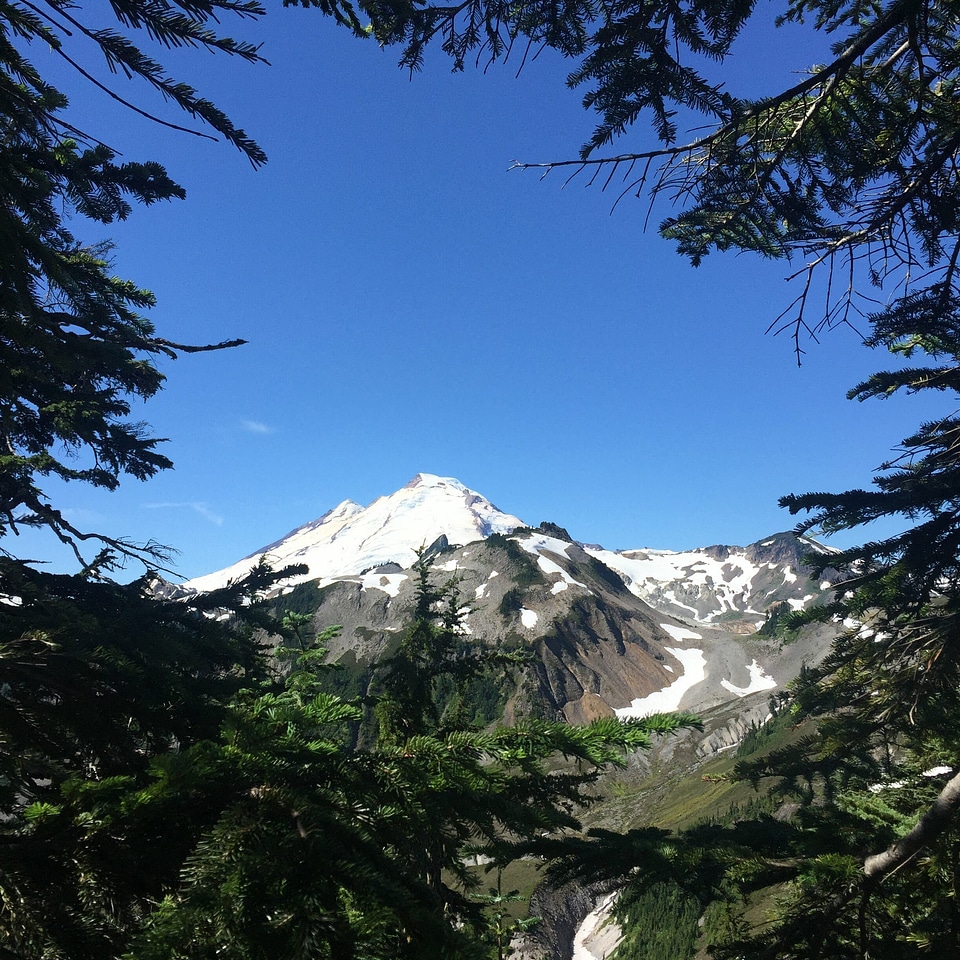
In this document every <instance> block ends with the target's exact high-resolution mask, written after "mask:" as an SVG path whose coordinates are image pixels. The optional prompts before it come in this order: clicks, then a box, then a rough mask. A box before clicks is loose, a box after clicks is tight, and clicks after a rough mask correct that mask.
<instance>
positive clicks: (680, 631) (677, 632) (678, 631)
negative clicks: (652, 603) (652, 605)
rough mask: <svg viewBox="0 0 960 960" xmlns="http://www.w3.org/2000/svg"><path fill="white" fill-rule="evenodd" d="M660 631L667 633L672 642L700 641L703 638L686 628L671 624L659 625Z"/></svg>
mask: <svg viewBox="0 0 960 960" xmlns="http://www.w3.org/2000/svg"><path fill="white" fill-rule="evenodd" d="M660 629H661V630H666V631H667V633H669V634H670V636H671V637H673V639H674V640H702V639H703V637H702V636H700V634H699V633H694V632H693V631H692V630H688V629H687V628H686V627H677V626H674V624H672V623H661V624H660Z"/></svg>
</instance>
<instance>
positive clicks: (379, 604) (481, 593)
mask: <svg viewBox="0 0 960 960" xmlns="http://www.w3.org/2000/svg"><path fill="white" fill-rule="evenodd" d="M441 538H444V539H443V540H441ZM438 542H439V544H440V546H439V547H438V550H437V551H436V552H437V554H438V555H437V556H436V557H435V560H434V570H435V571H436V573H437V574H438V576H447V575H450V574H455V575H456V577H457V578H458V580H459V583H460V594H461V598H462V599H463V601H464V607H463V620H462V627H463V631H464V634H465V636H467V637H476V638H478V639H479V638H484V639H486V640H488V641H490V642H503V643H506V644H508V645H509V646H511V647H514V648H517V649H526V650H528V651H529V652H530V653H531V655H532V656H531V661H530V664H529V666H528V667H527V668H526V670H525V676H524V678H523V679H522V681H521V682H520V683H519V685H518V686H515V687H513V688H512V689H511V690H504V691H501V693H500V696H502V699H500V700H499V701H498V702H499V704H500V708H501V709H503V710H504V712H505V713H504V715H506V716H510V715H513V714H514V713H515V711H524V712H528V713H529V712H533V713H535V714H536V713H538V712H539V713H541V714H542V715H544V716H558V715H562V716H564V717H565V718H566V719H567V720H569V721H571V722H580V721H583V720H587V719H591V718H593V717H596V716H610V715H618V716H622V717H626V716H635V715H643V714H644V713H647V712H651V711H661V710H673V709H677V708H683V709H694V710H697V711H702V710H704V709H707V710H710V709H715V708H720V707H722V706H723V705H724V704H728V703H732V702H734V701H741V700H742V701H744V702H746V701H750V702H753V701H754V700H756V697H755V696H754V695H761V697H760V700H759V701H757V702H758V704H759V706H757V707H756V709H758V710H762V709H765V706H764V704H765V702H766V701H765V699H764V698H765V697H766V696H767V694H768V693H769V691H770V690H772V689H774V688H776V687H781V688H782V687H783V686H784V685H785V684H786V683H787V682H789V681H790V680H791V679H792V678H793V677H794V676H796V674H797V672H798V671H799V669H800V666H801V665H802V663H803V662H808V663H809V662H815V661H816V660H817V659H819V657H820V656H822V654H823V652H824V651H825V649H826V645H827V644H828V643H829V639H830V638H829V636H828V633H827V632H821V633H820V634H817V635H816V636H813V635H810V636H809V637H808V639H809V640H810V641H811V642H809V643H796V644H792V645H790V646H789V647H781V645H780V644H778V643H777V642H776V641H775V640H773V639H772V638H771V637H768V636H766V635H765V634H764V633H763V632H761V633H760V634H759V635H757V633H758V629H759V628H760V627H761V626H762V625H763V622H764V620H765V619H766V618H767V617H768V616H770V615H771V614H773V613H778V614H779V613H780V612H781V611H783V610H785V609H799V608H802V607H804V606H806V605H807V604H809V603H811V602H814V601H816V600H819V599H821V598H822V596H823V594H824V592H825V591H826V590H828V589H829V586H830V585H829V583H828V582H827V581H826V579H825V580H822V581H814V580H812V579H811V578H810V575H809V571H808V570H807V569H806V568H805V567H804V566H803V564H802V561H801V556H802V554H803V553H805V552H808V551H810V550H814V549H819V545H817V544H815V543H814V542H813V541H808V542H805V543H801V542H798V541H797V539H796V538H795V537H794V536H793V535H792V534H776V535H774V536H772V537H769V538H767V539H765V540H763V541H761V542H759V543H755V544H751V545H749V546H746V547H729V546H713V547H704V548H701V549H699V550H691V551H686V552H674V551H668V550H653V549H643V550H627V551H619V552H614V551H611V550H605V549H603V548H602V547H599V546H587V547H584V545H582V544H579V543H575V542H573V541H572V539H571V538H570V537H569V535H567V534H566V531H564V530H563V528H562V527H558V526H556V525H555V524H551V523H543V524H541V525H540V527H538V528H537V529H531V528H530V527H526V526H524V525H523V524H522V522H521V520H520V519H519V518H518V517H516V516H512V515H510V514H507V513H504V512H503V511H501V510H499V509H498V508H497V507H495V506H493V504H492V503H490V502H489V501H488V500H487V499H485V498H484V497H482V496H481V495H480V494H478V493H476V492H475V491H473V490H470V489H468V488H467V487H465V486H464V485H463V484H462V483H460V482H459V481H458V480H454V479H452V478H448V477H437V476H433V475H432V474H418V475H417V476H416V477H414V478H413V479H412V480H411V481H410V482H409V483H408V484H406V486H404V487H403V488H401V489H400V490H398V491H396V493H393V494H390V495H389V496H385V497H380V498H379V499H377V500H375V501H374V502H373V503H371V504H370V505H369V506H367V507H362V506H360V505H359V504H357V503H354V502H353V501H350V500H345V501H344V502H343V503H341V504H340V505H339V506H337V507H335V508H334V509H333V510H331V511H329V512H328V513H326V514H325V515H324V516H322V517H321V518H320V519H318V520H315V521H313V522H312V523H308V524H305V525H304V526H302V527H299V528H297V529H296V530H294V531H293V532H292V533H290V534H288V535H287V536H286V537H283V538H282V539H280V540H277V541H276V542H275V543H272V544H270V545H268V546H267V547H264V548H262V549H261V550H257V551H255V552H254V553H252V554H250V555H249V556H247V557H245V558H244V559H243V560H240V561H238V562H237V563H235V564H232V565H231V566H230V567H227V568H226V569H224V570H220V571H217V572H216V573H211V574H207V575H206V576H202V577H198V578H196V579H194V580H192V581H188V582H187V583H186V584H185V585H184V589H187V590H191V591H193V590H197V591H203V590H212V589H215V588H217V587H220V586H223V585H224V584H226V583H227V582H228V581H229V580H232V579H235V578H239V577H242V576H243V575H244V574H246V573H247V572H248V571H249V570H250V569H251V567H253V566H254V565H255V564H256V563H257V561H258V560H259V558H260V557H261V556H264V555H265V556H266V557H267V559H268V560H269V561H270V562H271V564H272V565H273V566H274V567H275V568H279V567H282V566H286V565H288V564H304V565H306V566H307V568H308V572H307V573H306V574H301V575H299V576H297V577H296V578H292V579H289V580H287V581H285V583H284V585H283V586H282V587H281V588H280V589H279V593H280V594H281V598H280V600H278V602H282V603H284V604H286V605H287V606H288V607H289V609H296V610H298V611H299V612H304V611H309V612H311V613H312V616H313V622H314V625H315V626H316V628H317V629H318V630H320V629H323V628H325V627H327V626H330V625H331V624H339V625H341V626H342V630H341V633H340V635H339V636H338V637H336V638H334V639H332V640H331V641H330V643H329V656H330V658H331V659H332V660H335V661H340V662H341V663H348V664H352V665H353V666H352V667H348V668H347V672H350V671H351V670H353V671H359V673H358V674H357V677H358V679H357V682H360V681H359V677H360V676H361V675H363V674H364V671H369V669H370V665H372V664H373V663H375V662H376V661H377V660H379V658H380V657H382V656H384V655H385V654H388V653H389V652H390V650H391V649H393V646H394V645H395V643H396V638H397V636H398V631H401V630H402V629H403V628H404V626H405V625H406V623H407V622H408V618H409V611H410V609H411V608H412V605H413V596H414V590H415V576H414V575H413V573H412V571H411V570H410V569H409V568H410V567H411V566H412V564H413V563H414V561H415V559H416V550H417V549H418V548H419V547H421V546H431V545H433V544H437V543H438ZM367 676H369V674H367ZM741 712H742V711H741V708H740V707H737V708H735V709H734V710H733V713H734V714H735V715H737V716H739V715H740V713H741ZM724 722H725V721H724ZM710 736H711V737H712V736H713V733H710ZM717 736H719V737H720V740H719V741H718V742H719V743H726V741H725V740H723V737H724V736H725V734H717ZM711 742H712V741H711ZM714 746H716V745H714Z"/></svg>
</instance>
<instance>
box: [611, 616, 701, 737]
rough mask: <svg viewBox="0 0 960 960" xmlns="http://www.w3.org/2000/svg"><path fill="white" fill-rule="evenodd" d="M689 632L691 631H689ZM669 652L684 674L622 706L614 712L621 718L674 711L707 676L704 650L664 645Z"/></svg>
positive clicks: (627, 718)
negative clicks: (691, 689) (661, 687)
mask: <svg viewBox="0 0 960 960" xmlns="http://www.w3.org/2000/svg"><path fill="white" fill-rule="evenodd" d="M688 632H689V631H688ZM664 649H665V650H666V651H667V653H671V654H673V656H675V657H676V658H677V659H678V660H679V661H680V666H681V667H683V674H682V675H681V676H680V677H678V678H677V679H676V680H674V681H673V683H671V684H670V686H669V687H664V689H663V690H658V691H657V692H656V693H651V694H650V695H649V696H646V697H639V698H638V699H636V700H634V701H632V703H631V704H630V706H629V707H621V708H620V709H619V710H615V711H614V712H615V713H616V715H617V716H618V717H619V718H620V719H621V720H629V719H631V718H633V717H649V716H650V714H651V713H672V712H673V711H674V710H676V709H678V708H679V706H680V700H681V699H682V697H683V695H684V694H685V693H686V692H687V691H688V690H689V689H690V688H691V687H695V686H696V685H697V684H698V683H702V682H703V681H704V680H705V679H706V676H707V669H706V667H707V658H706V657H705V656H704V655H703V651H702V650H698V649H697V648H695V647H691V648H683V647H664Z"/></svg>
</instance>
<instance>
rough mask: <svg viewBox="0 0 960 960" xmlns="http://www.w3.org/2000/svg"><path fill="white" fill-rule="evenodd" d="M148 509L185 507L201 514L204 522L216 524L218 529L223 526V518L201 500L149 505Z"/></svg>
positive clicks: (177, 508) (179, 508)
mask: <svg viewBox="0 0 960 960" xmlns="http://www.w3.org/2000/svg"><path fill="white" fill-rule="evenodd" d="M147 507H148V508H149V509H150V510H181V509H183V508H184V507H189V508H190V509H191V510H193V511H194V512H196V513H199V514H200V516H201V517H203V519H204V520H209V521H210V523H214V524H216V525H217V526H218V527H222V526H223V517H221V516H220V514H218V513H214V512H213V511H212V510H211V509H210V507H209V506H208V505H207V504H206V503H203V502H202V501H199V500H184V501H181V502H165V503H148V504H147Z"/></svg>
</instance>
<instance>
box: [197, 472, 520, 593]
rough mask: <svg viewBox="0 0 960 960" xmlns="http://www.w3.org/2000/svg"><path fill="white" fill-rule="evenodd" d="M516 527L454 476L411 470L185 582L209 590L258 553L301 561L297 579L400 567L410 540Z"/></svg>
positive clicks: (415, 543)
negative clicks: (403, 479) (397, 481)
mask: <svg viewBox="0 0 960 960" xmlns="http://www.w3.org/2000/svg"><path fill="white" fill-rule="evenodd" d="M520 526H523V521H522V520H520V518H519V517H514V516H511V515H510V514H508V513H504V512H503V511H502V510H499V509H498V508H497V507H495V506H494V505H493V504H492V503H491V502H490V501H489V500H487V499H486V498H485V497H483V496H481V495H480V494H479V493H477V492H476V491H475V490H470V489H468V488H467V487H465V486H464V485H463V484H462V483H460V481H459V480H455V479H454V478H453V477H438V476H434V475H433V474H430V473H418V474H417V475H416V476H415V477H414V478H413V479H412V480H410V481H409V483H406V484H405V485H404V486H403V487H401V488H400V489H399V490H397V491H396V493H392V494H390V495H389V496H386V497H378V498H377V499H376V500H374V501H373V503H371V504H370V505H369V506H367V507H362V506H360V504H358V503H354V502H353V501H352V500H344V501H343V502H342V503H340V504H338V505H337V506H336V507H334V508H333V509H332V510H329V511H327V513H325V514H324V515H323V516H322V517H320V518H319V519H318V520H313V521H311V522H310V523H306V524H304V525H303V526H302V527H297V529H296V530H292V531H291V532H290V533H288V534H287V535H286V536H285V537H282V538H281V539H280V540H276V541H274V542H273V543H271V544H269V545H268V546H266V547H261V548H260V549H259V550H255V551H254V552H253V553H251V554H250V555H248V556H246V557H244V558H243V559H242V560H239V561H238V562H237V563H234V564H231V565H230V566H229V567H226V568H225V569H223V570H218V571H216V572H215V573H208V574H205V575H204V576H201V577H196V578H195V579H193V580H188V581H187V582H186V583H185V584H184V587H186V588H187V589H188V590H198V591H205V590H215V589H216V588H218V587H222V586H223V585H224V584H226V583H227V582H228V581H229V580H235V579H237V578H239V577H242V576H243V575H244V574H246V573H248V572H249V571H250V568H251V567H253V566H254V565H255V564H256V562H257V561H258V560H259V558H260V557H261V556H266V558H267V560H268V561H269V562H270V563H271V564H272V565H273V566H274V567H277V568H279V567H283V566H286V565H287V564H291V563H304V564H306V565H307V567H308V568H309V573H307V574H306V575H304V576H301V577H298V578H297V579H298V580H323V579H332V578H336V577H341V576H349V575H350V574H357V573H360V572H361V571H362V570H365V569H368V568H370V567H376V566H380V565H382V564H386V563H396V564H398V565H399V566H400V567H403V568H406V567H409V566H411V565H412V564H413V562H414V560H415V559H416V553H415V551H416V549H417V547H419V546H421V545H425V546H429V545H430V544H431V543H433V542H434V541H435V540H437V539H438V538H439V537H441V536H445V537H446V538H447V540H448V541H449V542H450V543H459V544H464V543H471V542H472V541H474V540H482V539H484V538H485V537H489V536H490V534H492V533H509V532H510V531H511V530H514V529H516V528H517V527H520Z"/></svg>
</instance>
